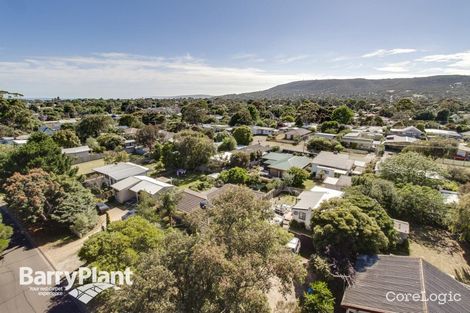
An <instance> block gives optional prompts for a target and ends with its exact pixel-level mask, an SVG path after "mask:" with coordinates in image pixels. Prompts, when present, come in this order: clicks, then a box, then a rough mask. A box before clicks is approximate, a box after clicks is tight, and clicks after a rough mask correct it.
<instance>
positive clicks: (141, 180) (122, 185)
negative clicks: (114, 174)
mask: <svg viewBox="0 0 470 313" xmlns="http://www.w3.org/2000/svg"><path fill="white" fill-rule="evenodd" d="M172 186H173V185H171V184H167V183H164V182H162V181H159V180H156V179H154V178H151V177H147V176H141V175H138V176H131V177H128V178H126V179H123V180H121V181H119V182H117V183H115V184H113V185H111V187H112V188H113V189H115V190H117V191H121V190H125V189H129V190H130V191H133V192H136V193H137V192H140V191H146V192H148V193H149V194H151V195H154V194H156V193H157V192H159V191H160V190H162V189H164V188H168V187H172Z"/></svg>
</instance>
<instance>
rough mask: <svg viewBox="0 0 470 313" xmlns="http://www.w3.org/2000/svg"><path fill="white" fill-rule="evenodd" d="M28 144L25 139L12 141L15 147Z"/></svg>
mask: <svg viewBox="0 0 470 313" xmlns="http://www.w3.org/2000/svg"><path fill="white" fill-rule="evenodd" d="M27 142H28V140H26V139H14V140H13V141H12V143H13V144H14V145H16V146H21V145H25V144H26V143H27Z"/></svg>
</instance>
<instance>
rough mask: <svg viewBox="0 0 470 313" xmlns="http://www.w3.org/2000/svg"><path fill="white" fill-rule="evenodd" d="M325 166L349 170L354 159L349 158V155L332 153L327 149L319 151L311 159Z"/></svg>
mask: <svg viewBox="0 0 470 313" xmlns="http://www.w3.org/2000/svg"><path fill="white" fill-rule="evenodd" d="M312 163H313V164H317V165H320V166H325V167H333V168H338V169H342V170H346V171H349V170H351V169H352V167H353V165H354V161H353V160H351V159H349V155H347V154H344V153H334V152H329V151H321V152H320V153H319V154H318V155H317V156H316V157H315V158H314V159H313V161H312Z"/></svg>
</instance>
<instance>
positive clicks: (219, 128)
mask: <svg viewBox="0 0 470 313" xmlns="http://www.w3.org/2000/svg"><path fill="white" fill-rule="evenodd" d="M202 128H205V129H212V130H214V132H216V133H219V132H223V131H230V130H231V129H232V127H230V125H225V124H202Z"/></svg>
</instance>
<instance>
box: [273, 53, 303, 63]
mask: <svg viewBox="0 0 470 313" xmlns="http://www.w3.org/2000/svg"><path fill="white" fill-rule="evenodd" d="M309 57H310V55H308V54H300V55H292V56H282V55H281V56H277V57H276V61H277V62H278V63H281V64H288V63H292V62H297V61H300V60H305V59H307V58H309Z"/></svg>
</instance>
